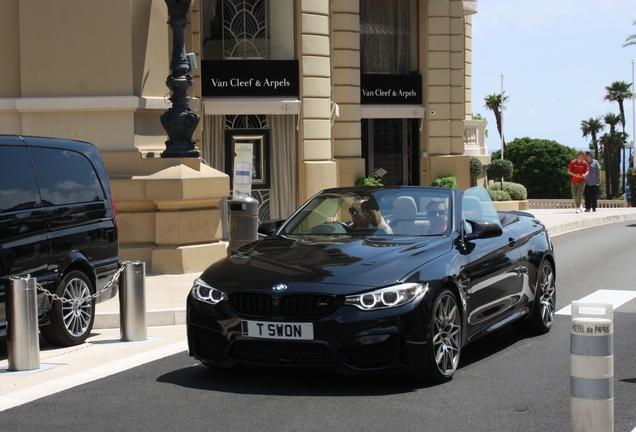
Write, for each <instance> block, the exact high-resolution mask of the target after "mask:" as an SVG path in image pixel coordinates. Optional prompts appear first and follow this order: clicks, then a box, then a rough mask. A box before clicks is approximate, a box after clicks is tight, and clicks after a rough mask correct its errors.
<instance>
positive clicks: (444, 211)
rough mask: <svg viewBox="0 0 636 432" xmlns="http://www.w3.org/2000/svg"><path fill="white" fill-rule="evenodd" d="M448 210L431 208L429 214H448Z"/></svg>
mask: <svg viewBox="0 0 636 432" xmlns="http://www.w3.org/2000/svg"><path fill="white" fill-rule="evenodd" d="M446 213H447V212H446V210H430V211H429V212H428V214H430V215H431V216H433V215H434V216H440V217H441V216H446Z"/></svg>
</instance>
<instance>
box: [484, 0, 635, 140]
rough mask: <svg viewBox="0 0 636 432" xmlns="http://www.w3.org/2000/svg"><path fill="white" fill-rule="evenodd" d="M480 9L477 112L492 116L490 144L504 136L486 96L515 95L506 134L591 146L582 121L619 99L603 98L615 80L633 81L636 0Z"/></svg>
mask: <svg viewBox="0 0 636 432" xmlns="http://www.w3.org/2000/svg"><path fill="white" fill-rule="evenodd" d="M478 8H479V9H478V13H477V14H476V15H473V66H472V70H473V74H472V76H473V94H472V97H473V113H480V114H481V115H482V116H484V117H485V118H486V120H488V127H487V129H488V131H489V138H487V144H488V148H489V151H491V152H492V151H494V150H499V149H500V148H501V144H500V143H501V141H500V138H499V134H498V133H497V126H496V125H495V118H494V115H493V114H492V112H491V111H488V110H486V109H485V108H484V98H485V97H486V96H487V95H489V94H493V93H500V92H501V74H502V73H503V74H504V78H503V88H504V91H505V94H506V95H507V96H509V99H508V102H507V104H506V110H505V111H504V122H503V131H504V136H505V139H506V142H509V141H512V140H513V139H514V138H522V137H525V136H528V137H530V138H541V139H550V140H554V141H557V142H558V143H560V144H563V145H567V146H569V147H574V148H576V149H587V147H588V141H589V140H588V139H583V137H582V136H581V129H580V127H581V121H582V120H587V119H589V118H590V117H598V116H602V115H605V114H607V113H609V112H613V113H615V114H618V104H616V103H615V102H614V103H610V102H605V101H604V100H603V98H604V96H605V94H606V91H605V86H609V85H611V84H612V82H614V81H627V82H629V83H631V82H632V64H631V61H632V60H636V46H630V47H625V48H623V44H624V43H625V39H626V38H627V37H628V36H629V35H631V34H634V33H636V26H634V25H632V23H633V21H634V20H636V1H635V0H527V1H519V0H479V3H478ZM632 113H633V110H632V101H631V100H628V101H625V120H626V132H628V133H629V135H630V138H628V141H631V140H632V137H631V135H632V128H633V126H632V125H633V122H632Z"/></svg>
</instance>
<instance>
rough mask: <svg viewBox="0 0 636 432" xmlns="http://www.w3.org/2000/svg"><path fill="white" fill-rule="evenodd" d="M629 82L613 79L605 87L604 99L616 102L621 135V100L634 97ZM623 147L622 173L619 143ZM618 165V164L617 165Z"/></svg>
mask: <svg viewBox="0 0 636 432" xmlns="http://www.w3.org/2000/svg"><path fill="white" fill-rule="evenodd" d="M631 86H632V84H631V83H628V82H626V81H614V82H613V83H612V85H611V86H609V87H605V90H607V94H606V95H605V100H606V101H611V102H617V103H618V109H619V112H620V122H621V125H623V135H624V136H625V137H626V136H627V135H626V134H625V107H624V106H623V101H624V100H625V99H631V98H633V97H634V94H633V93H632V92H631V90H630V87H631ZM621 147H622V149H623V174H625V143H624V142H623V144H622V145H621ZM617 167H618V166H617ZM623 190H625V175H623Z"/></svg>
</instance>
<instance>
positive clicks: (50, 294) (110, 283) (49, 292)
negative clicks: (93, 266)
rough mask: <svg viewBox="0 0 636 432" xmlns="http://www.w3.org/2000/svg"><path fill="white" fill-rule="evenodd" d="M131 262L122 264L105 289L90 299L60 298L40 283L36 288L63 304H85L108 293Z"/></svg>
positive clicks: (89, 297)
mask: <svg viewBox="0 0 636 432" xmlns="http://www.w3.org/2000/svg"><path fill="white" fill-rule="evenodd" d="M129 262H130V261H124V262H122V263H121V264H120V266H119V268H118V269H117V271H116V272H115V274H114V275H113V277H112V278H111V279H110V280H109V281H108V282H107V283H106V285H104V288H102V289H100V290H99V291H97V292H96V293H95V294H93V295H90V296H88V297H82V298H81V299H66V298H64V297H60V296H59V295H57V294H55V293H52V292H51V291H49V290H47V289H46V288H44V287H43V286H42V285H40V284H39V283H37V282H36V287H37V289H38V291H42V292H43V293H44V295H45V296H47V297H51V298H52V299H53V300H57V301H59V302H61V303H66V304H76V303H83V302H89V301H91V300H93V299H96V298H97V297H99V296H100V295H102V293H103V292H104V291H106V290H107V289H109V288H110V287H111V286H113V284H114V283H115V281H117V280H119V275H120V274H121V272H123V271H124V269H125V268H126V264H127V263H129Z"/></svg>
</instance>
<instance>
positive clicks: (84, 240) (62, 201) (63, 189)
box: [29, 146, 114, 284]
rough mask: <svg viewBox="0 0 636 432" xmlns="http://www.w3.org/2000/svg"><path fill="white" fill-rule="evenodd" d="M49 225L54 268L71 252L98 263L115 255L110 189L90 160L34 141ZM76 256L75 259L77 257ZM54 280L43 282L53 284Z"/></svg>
mask: <svg viewBox="0 0 636 432" xmlns="http://www.w3.org/2000/svg"><path fill="white" fill-rule="evenodd" d="M29 151H30V153H31V158H32V159H33V164H34V166H35V171H36V173H37V178H38V182H39V185H40V193H41V195H42V201H43V203H44V211H45V218H46V221H47V224H48V231H47V238H48V241H49V272H50V273H51V274H52V275H53V274H54V272H57V269H58V268H59V267H60V266H61V265H63V264H65V263H66V264H68V262H67V261H66V260H68V259H70V255H71V253H74V254H78V255H81V256H83V257H85V259H86V260H88V262H90V263H91V264H92V265H95V264H96V263H97V262H100V261H103V260H105V259H106V255H107V256H108V258H111V255H112V253H111V252H112V251H111V249H112V242H110V241H109V240H108V239H109V237H112V236H108V235H107V233H106V231H107V230H113V229H114V227H113V225H112V220H111V219H110V218H109V217H108V215H107V210H106V193H105V191H104V188H103V187H102V185H101V183H100V181H99V177H98V176H97V174H96V172H95V169H94V167H93V165H92V164H91V162H90V161H89V160H88V159H87V158H86V157H85V156H84V155H83V154H81V153H79V152H75V151H72V150H66V149H62V148H46V147H34V146H30V147H29ZM73 259H75V258H73ZM53 282H54V279H53V278H51V279H47V280H45V281H44V282H43V284H45V283H53Z"/></svg>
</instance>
